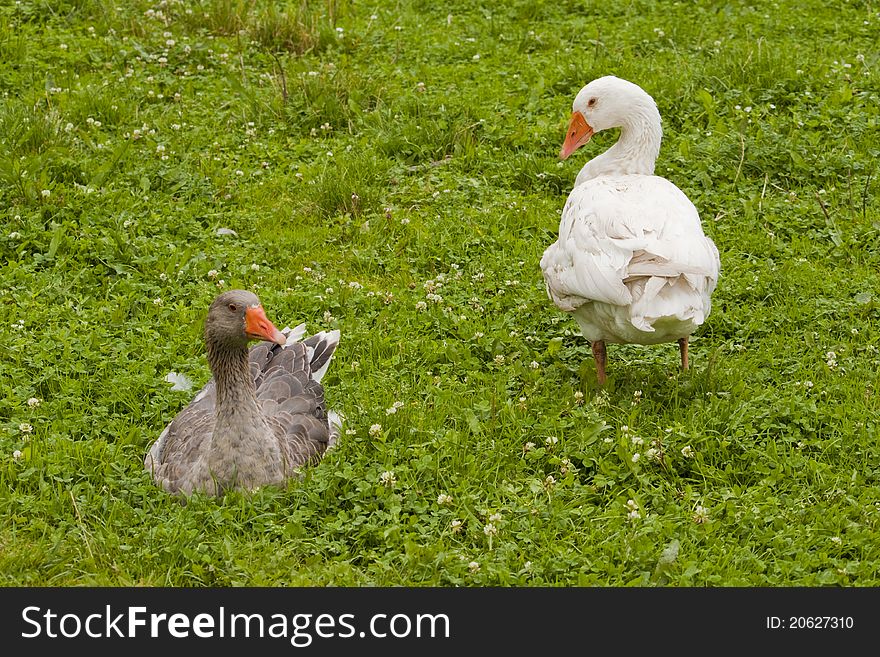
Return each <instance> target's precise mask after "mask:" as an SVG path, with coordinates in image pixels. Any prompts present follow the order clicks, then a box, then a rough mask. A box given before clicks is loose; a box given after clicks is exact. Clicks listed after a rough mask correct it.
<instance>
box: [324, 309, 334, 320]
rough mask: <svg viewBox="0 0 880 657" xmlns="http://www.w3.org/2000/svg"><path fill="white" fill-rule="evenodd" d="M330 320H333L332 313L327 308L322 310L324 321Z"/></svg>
mask: <svg viewBox="0 0 880 657" xmlns="http://www.w3.org/2000/svg"><path fill="white" fill-rule="evenodd" d="M331 321H333V313H331V312H330V311H329V310H325V311H324V322H331Z"/></svg>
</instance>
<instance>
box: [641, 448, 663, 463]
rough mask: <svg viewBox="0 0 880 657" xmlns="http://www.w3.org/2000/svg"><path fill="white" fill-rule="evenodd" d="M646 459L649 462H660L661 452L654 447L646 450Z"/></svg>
mask: <svg viewBox="0 0 880 657" xmlns="http://www.w3.org/2000/svg"><path fill="white" fill-rule="evenodd" d="M645 458H646V459H648V460H649V461H659V460H661V458H662V457H661V455H660V450H659V449H656V448H654V447H649V448H648V449H646V450H645Z"/></svg>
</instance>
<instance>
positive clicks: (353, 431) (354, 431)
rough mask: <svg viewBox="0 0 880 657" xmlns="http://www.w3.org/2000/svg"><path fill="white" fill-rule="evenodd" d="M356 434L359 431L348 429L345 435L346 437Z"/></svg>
mask: <svg viewBox="0 0 880 657" xmlns="http://www.w3.org/2000/svg"><path fill="white" fill-rule="evenodd" d="M356 433H357V429H346V430H345V435H346V436H353V435H355V434H356Z"/></svg>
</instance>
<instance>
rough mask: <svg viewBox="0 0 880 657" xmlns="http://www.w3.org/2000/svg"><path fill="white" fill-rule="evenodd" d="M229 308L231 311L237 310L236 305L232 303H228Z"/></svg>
mask: <svg viewBox="0 0 880 657" xmlns="http://www.w3.org/2000/svg"><path fill="white" fill-rule="evenodd" d="M229 310H231V311H232V312H236V311H237V310H238V306H236V305H235V304H234V303H230V304H229Z"/></svg>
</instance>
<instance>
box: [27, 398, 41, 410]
mask: <svg viewBox="0 0 880 657" xmlns="http://www.w3.org/2000/svg"><path fill="white" fill-rule="evenodd" d="M27 405H28V406H30V407H31V408H34V407H36V406H39V405H40V400H39V399H37V398H36V397H31V398H30V399H28V400H27Z"/></svg>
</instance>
